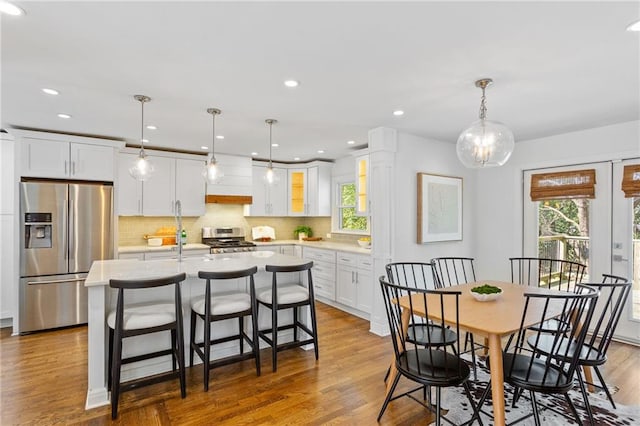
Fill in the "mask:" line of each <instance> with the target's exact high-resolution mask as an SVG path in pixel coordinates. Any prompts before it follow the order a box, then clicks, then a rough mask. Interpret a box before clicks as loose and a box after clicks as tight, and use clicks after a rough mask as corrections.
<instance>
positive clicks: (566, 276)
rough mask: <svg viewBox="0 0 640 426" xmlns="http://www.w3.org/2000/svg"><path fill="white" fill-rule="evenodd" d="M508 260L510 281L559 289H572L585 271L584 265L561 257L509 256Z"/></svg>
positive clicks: (579, 281) (580, 280)
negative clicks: (509, 263)
mask: <svg viewBox="0 0 640 426" xmlns="http://www.w3.org/2000/svg"><path fill="white" fill-rule="evenodd" d="M509 262H511V282H513V283H516V284H522V285H528V286H534V287H546V288H550V289H556V290H560V291H572V290H573V287H574V286H575V285H576V284H579V283H581V282H582V278H583V277H584V274H585V271H586V265H583V264H582V263H578V262H573V261H570V260H562V259H547V258H541V257H510V258H509Z"/></svg>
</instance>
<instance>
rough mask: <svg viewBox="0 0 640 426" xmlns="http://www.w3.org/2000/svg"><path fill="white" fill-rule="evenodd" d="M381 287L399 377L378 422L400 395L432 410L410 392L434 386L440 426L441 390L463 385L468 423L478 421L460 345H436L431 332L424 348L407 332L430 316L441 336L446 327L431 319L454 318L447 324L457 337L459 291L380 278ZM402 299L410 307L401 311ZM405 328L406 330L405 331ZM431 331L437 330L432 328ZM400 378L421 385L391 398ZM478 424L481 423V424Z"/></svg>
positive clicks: (388, 394)
mask: <svg viewBox="0 0 640 426" xmlns="http://www.w3.org/2000/svg"><path fill="white" fill-rule="evenodd" d="M380 287H381V289H382V295H383V300H384V305H385V309H386V313H387V319H388V321H389V328H390V331H391V341H392V342H393V350H394V354H395V368H396V370H397V372H398V374H396V375H395V377H394V379H393V383H392V385H391V387H390V389H389V392H388V393H387V396H386V398H385V400H384V402H383V404H382V408H381V409H380V413H379V414H378V421H380V419H381V418H382V415H383V414H384V412H385V410H386V409H387V406H388V405H389V402H391V401H393V400H395V399H397V398H400V397H402V396H408V397H410V398H411V399H413V400H414V401H417V402H418V403H420V404H421V405H423V406H424V407H426V408H428V409H432V407H431V405H430V404H425V403H424V402H422V401H420V400H418V399H417V398H415V397H414V396H413V393H414V392H416V391H418V390H421V389H425V387H435V388H436V406H435V414H436V425H438V426H439V425H440V424H441V420H442V417H441V413H440V398H441V389H442V388H443V387H450V386H459V385H462V386H463V387H464V390H465V393H466V395H467V398H468V399H469V403H470V404H471V407H472V408H473V417H472V418H471V420H470V422H473V421H474V419H477V420H478V421H479V422H480V417H479V413H478V411H477V409H476V404H475V402H474V400H473V397H472V396H471V390H470V386H469V382H468V378H469V375H470V373H471V372H470V370H469V366H468V365H467V364H466V363H465V362H464V361H463V360H462V359H460V357H458V355H457V354H458V353H460V342H459V341H458V340H457V339H456V341H455V342H454V343H453V344H450V345H448V344H447V345H438V344H435V341H432V340H431V338H432V336H433V335H435V334H436V333H433V335H432V333H427V334H426V336H425V337H426V339H427V344H426V345H424V344H422V343H418V342H417V341H416V340H415V339H409V338H408V335H407V332H406V331H407V330H408V329H412V328H413V329H417V328H419V327H424V326H425V324H426V323H427V318H429V317H431V321H432V325H434V326H437V327H438V328H437V330H439V332H440V333H441V334H445V332H446V330H447V324H445V322H444V320H443V319H434V318H445V317H446V318H455V323H453V322H451V321H450V323H449V326H450V327H451V329H452V330H453V331H454V332H455V333H456V335H457V334H459V332H460V326H459V322H458V302H459V298H460V295H461V294H462V293H461V292H459V291H450V290H427V289H422V288H413V287H405V286H399V285H396V284H392V283H390V282H388V281H387V280H386V279H385V277H384V276H381V277H380ZM401 297H405V298H408V300H409V306H410V308H409V310H408V311H403V309H402V307H401V306H400V303H398V299H400V298H401ZM405 327H407V328H406V329H405ZM434 330H436V329H435V328H434ZM437 339H438V340H442V339H444V337H443V336H438V337H437ZM401 376H403V377H406V378H407V379H409V380H412V381H413V382H416V383H418V384H420V387H418V388H416V389H413V390H410V391H408V392H405V393H403V394H401V395H397V396H395V397H394V396H393V392H394V391H395V389H396V386H397V385H398V381H399V380H400V377H401ZM445 420H446V419H445ZM480 424H482V423H481V422H480Z"/></svg>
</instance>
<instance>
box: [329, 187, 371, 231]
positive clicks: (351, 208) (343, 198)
mask: <svg viewBox="0 0 640 426" xmlns="http://www.w3.org/2000/svg"><path fill="white" fill-rule="evenodd" d="M337 194H338V200H337V201H338V202H337V209H336V210H337V212H336V213H337V215H336V216H337V217H335V218H334V230H335V231H336V232H341V231H342V232H354V233H360V234H364V233H368V231H369V223H368V222H369V221H368V220H367V217H366V216H358V215H357V213H356V184H355V182H339V183H338V184H337Z"/></svg>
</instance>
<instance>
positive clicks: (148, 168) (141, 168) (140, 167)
mask: <svg viewBox="0 0 640 426" xmlns="http://www.w3.org/2000/svg"><path fill="white" fill-rule="evenodd" d="M133 98H134V99H135V100H136V101H138V102H140V107H141V111H142V119H141V120H140V153H139V154H138V156H137V157H136V158H135V159H134V160H133V163H132V164H131V167H130V168H129V174H130V175H131V177H132V178H134V179H135V180H138V181H141V182H144V181H145V180H148V179H149V178H150V177H151V176H152V175H153V172H154V167H153V163H151V161H150V160H149V158H148V157H147V156H146V155H145V153H144V104H145V102H150V101H151V98H150V97H148V96H145V95H135V96H134V97H133Z"/></svg>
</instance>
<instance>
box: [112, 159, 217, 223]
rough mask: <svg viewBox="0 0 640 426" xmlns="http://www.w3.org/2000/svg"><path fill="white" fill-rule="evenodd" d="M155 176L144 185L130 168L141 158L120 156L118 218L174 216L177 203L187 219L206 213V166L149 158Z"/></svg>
mask: <svg viewBox="0 0 640 426" xmlns="http://www.w3.org/2000/svg"><path fill="white" fill-rule="evenodd" d="M146 153H147V155H148V158H149V160H150V161H151V162H152V164H153V167H154V173H153V175H152V176H151V177H150V178H149V179H148V180H146V181H144V182H139V181H137V180H135V179H134V178H132V177H131V175H130V174H129V168H130V167H131V164H133V161H134V160H135V158H136V157H137V156H138V154H137V153H136V154H133V153H120V154H119V155H118V188H117V191H116V192H117V198H118V215H119V216H139V215H143V216H174V215H175V213H176V212H175V202H176V200H180V204H181V205H182V215H183V216H202V215H203V214H204V213H205V200H204V198H205V183H204V180H203V179H202V174H201V173H202V168H203V162H201V161H200V160H192V159H185V158H177V159H176V158H171V157H165V156H156V155H149V151H148V150H147V151H146Z"/></svg>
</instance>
